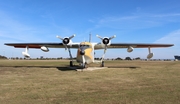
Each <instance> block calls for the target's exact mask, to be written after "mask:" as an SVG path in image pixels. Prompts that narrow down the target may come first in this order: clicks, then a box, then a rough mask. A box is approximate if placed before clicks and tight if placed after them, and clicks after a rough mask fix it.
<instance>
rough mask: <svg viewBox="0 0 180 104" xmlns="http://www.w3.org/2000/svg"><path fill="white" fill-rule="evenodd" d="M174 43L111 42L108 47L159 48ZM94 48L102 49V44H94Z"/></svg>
mask: <svg viewBox="0 0 180 104" xmlns="http://www.w3.org/2000/svg"><path fill="white" fill-rule="evenodd" d="M171 46H174V44H146V43H111V44H110V45H108V48H128V47H133V48H149V47H150V48H160V47H171ZM95 49H103V46H102V44H97V45H95Z"/></svg>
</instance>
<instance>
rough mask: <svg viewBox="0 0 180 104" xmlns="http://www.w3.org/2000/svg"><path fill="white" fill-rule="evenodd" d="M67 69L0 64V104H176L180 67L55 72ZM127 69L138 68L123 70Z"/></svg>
mask: <svg viewBox="0 0 180 104" xmlns="http://www.w3.org/2000/svg"><path fill="white" fill-rule="evenodd" d="M68 64H69V61H59V60H54V61H53V60H47V61H43V60H42V61H37V60H34V61H32V60H24V61H22V60H21V61H18V60H0V104H54V103H55V104H91V103H93V104H94V103H95V104H121V103H122V104H179V103H180V62H174V61H106V62H105V65H106V66H116V67H121V68H106V69H101V70H94V71H84V72H77V71H73V70H59V69H58V67H62V68H63V67H66V65H68ZM17 66H18V67H17ZM30 66H31V67H30ZM33 66H36V67H33ZM41 66H46V67H41ZM90 66H98V65H97V64H92V65H90ZM131 66H135V67H140V68H136V69H134V68H133V69H131V68H126V67H131ZM123 67H124V68H123Z"/></svg>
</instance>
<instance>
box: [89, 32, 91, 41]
mask: <svg viewBox="0 0 180 104" xmlns="http://www.w3.org/2000/svg"><path fill="white" fill-rule="evenodd" d="M89 42H91V33H90V34H89Z"/></svg>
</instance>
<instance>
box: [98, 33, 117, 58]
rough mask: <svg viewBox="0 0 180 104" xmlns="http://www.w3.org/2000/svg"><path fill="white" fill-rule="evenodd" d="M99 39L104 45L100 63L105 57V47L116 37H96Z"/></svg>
mask: <svg viewBox="0 0 180 104" xmlns="http://www.w3.org/2000/svg"><path fill="white" fill-rule="evenodd" d="M96 36H97V37H98V38H99V39H101V40H102V43H103V44H104V45H105V47H104V54H103V56H102V59H101V61H102V60H103V59H104V56H105V53H106V50H107V45H109V44H110V43H111V39H113V38H115V37H116V35H113V36H111V37H101V36H99V35H96Z"/></svg>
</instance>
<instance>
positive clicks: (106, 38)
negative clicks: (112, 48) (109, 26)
mask: <svg viewBox="0 0 180 104" xmlns="http://www.w3.org/2000/svg"><path fill="white" fill-rule="evenodd" d="M102 43H103V44H105V45H110V43H111V40H109V38H108V37H104V38H103V39H102Z"/></svg>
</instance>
